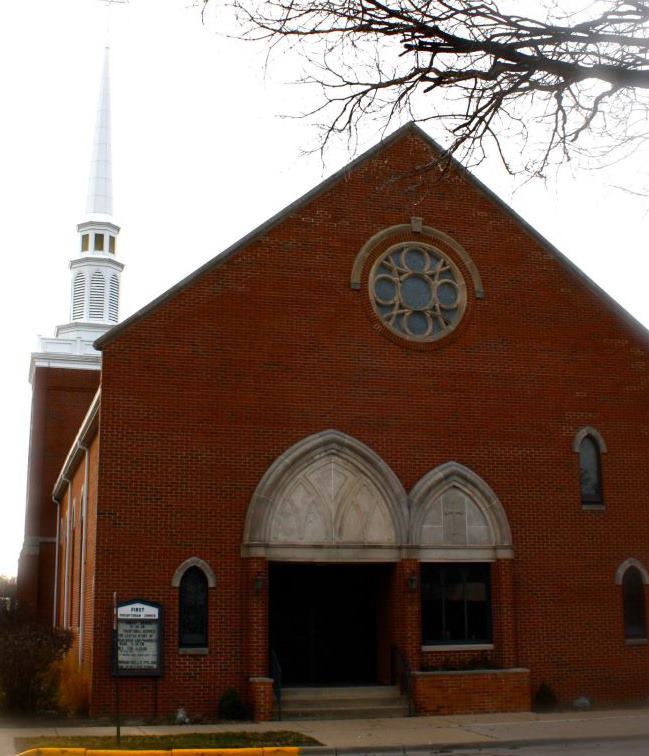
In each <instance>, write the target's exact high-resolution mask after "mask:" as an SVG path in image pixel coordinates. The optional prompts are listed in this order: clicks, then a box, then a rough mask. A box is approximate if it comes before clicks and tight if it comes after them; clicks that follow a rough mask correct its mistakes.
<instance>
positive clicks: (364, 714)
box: [275, 706, 408, 721]
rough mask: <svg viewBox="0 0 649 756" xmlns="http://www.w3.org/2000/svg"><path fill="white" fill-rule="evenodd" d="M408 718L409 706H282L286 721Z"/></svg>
mask: <svg viewBox="0 0 649 756" xmlns="http://www.w3.org/2000/svg"><path fill="white" fill-rule="evenodd" d="M407 716H408V707H407V706H382V707H376V706H370V707H368V708H356V707H353V708H351V707H343V708H335V707H327V708H322V709H293V708H290V709H286V708H284V707H283V706H282V719H283V720H285V721H290V720H292V719H389V718H396V717H407ZM277 718H278V715H277V709H275V719H277Z"/></svg>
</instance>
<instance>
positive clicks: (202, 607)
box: [171, 557, 216, 653]
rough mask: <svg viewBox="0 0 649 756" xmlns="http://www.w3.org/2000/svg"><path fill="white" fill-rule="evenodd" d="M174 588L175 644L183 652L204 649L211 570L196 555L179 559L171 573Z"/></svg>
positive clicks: (213, 582) (206, 645)
mask: <svg viewBox="0 0 649 756" xmlns="http://www.w3.org/2000/svg"><path fill="white" fill-rule="evenodd" d="M171 584H172V586H174V587H175V588H178V589H179V591H178V648H179V649H180V650H181V651H185V652H186V653H192V652H193V653H200V652H206V651H207V647H208V625H209V592H208V589H209V588H213V587H214V586H215V585H216V579H215V576H214V572H213V571H212V569H211V568H210V566H209V565H208V564H207V563H206V562H204V561H203V560H202V559H199V558H198V557H192V558H191V559H187V560H186V561H185V562H183V563H182V564H181V565H180V567H179V568H178V569H177V570H176V572H175V573H174V576H173V578H172V581H171Z"/></svg>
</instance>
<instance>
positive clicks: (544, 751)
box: [337, 737, 649, 756]
mask: <svg viewBox="0 0 649 756" xmlns="http://www.w3.org/2000/svg"><path fill="white" fill-rule="evenodd" d="M337 753H338V754H339V756H345V751H344V750H340V751H338V752H337ZM364 753H366V754H367V756H374V753H375V752H372V751H371V750H369V749H368V750H367V751H366V752H364ZM440 754H444V756H648V755H649V737H647V738H637V739H635V738H634V739H633V740H602V741H592V742H585V741H581V742H576V743H570V742H566V743H551V744H549V745H535V746H485V747H484V748H462V749H460V750H453V751H450V750H448V749H446V748H444V749H440V750H437V749H435V748H432V749H430V750H421V749H417V750H415V749H413V750H408V749H406V750H405V751H384V752H382V753H381V754H380V756H438V755H440ZM354 756H362V754H361V753H359V752H358V751H356V752H355V754H354Z"/></svg>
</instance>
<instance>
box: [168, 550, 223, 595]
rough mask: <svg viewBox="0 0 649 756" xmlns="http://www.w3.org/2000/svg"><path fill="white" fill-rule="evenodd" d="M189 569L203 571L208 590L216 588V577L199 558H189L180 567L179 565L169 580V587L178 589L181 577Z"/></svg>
mask: <svg viewBox="0 0 649 756" xmlns="http://www.w3.org/2000/svg"><path fill="white" fill-rule="evenodd" d="M190 567H198V568H199V569H200V570H202V571H203V573H204V575H205V577H206V578H207V587H208V588H215V587H216V575H215V574H214V570H213V569H212V568H211V567H210V566H209V564H208V563H207V562H206V561H204V560H203V559H201V558H200V557H196V556H193V557H189V559H185V561H184V562H183V563H182V564H181V565H179V566H178V568H177V569H176V571H175V572H174V574H173V577H172V578H171V585H172V587H173V588H179V587H180V581H181V580H182V578H183V575H184V574H185V573H186V572H187V570H188V569H190Z"/></svg>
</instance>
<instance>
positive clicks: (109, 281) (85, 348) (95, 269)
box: [30, 0, 124, 376]
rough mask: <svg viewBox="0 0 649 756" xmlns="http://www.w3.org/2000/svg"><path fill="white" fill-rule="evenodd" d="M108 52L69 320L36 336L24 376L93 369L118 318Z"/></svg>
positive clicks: (79, 227) (73, 271)
mask: <svg viewBox="0 0 649 756" xmlns="http://www.w3.org/2000/svg"><path fill="white" fill-rule="evenodd" d="M119 1H121V0H110V2H111V3H112V2H119ZM109 53H110V51H109V47H108V45H106V48H105V51H104V63H103V70H102V74H101V80H100V86H99V103H98V107H97V119H96V124H95V135H94V140H93V147H92V158H91V162H90V177H89V181H88V197H87V202H86V212H85V214H84V216H83V221H82V222H81V223H79V224H78V225H77V231H78V232H79V247H78V250H79V252H78V254H77V255H76V256H75V257H73V259H72V260H70V274H71V281H70V319H69V321H68V323H66V324H64V325H59V326H57V327H56V335H55V337H54V338H43V337H41V339H40V350H39V352H36V353H34V354H32V364H31V370H30V376H31V375H33V372H34V369H35V368H36V367H38V366H40V365H48V366H59V367H69V368H77V369H78V368H83V369H87V368H90V369H96V370H98V369H99V368H100V365H101V355H100V353H99V352H97V350H96V349H95V348H94V346H93V344H94V342H95V341H96V340H97V339H98V338H99V337H100V336H102V335H103V334H104V333H106V331H107V330H108V329H109V328H111V327H112V326H113V325H115V323H117V321H118V319H119V294H120V277H121V273H122V270H123V268H124V265H123V263H121V262H119V260H117V259H116V252H117V250H116V247H117V236H118V234H119V232H120V228H119V226H118V225H117V224H116V223H115V221H114V220H113V186H112V183H113V182H112V164H111V140H110V71H109V63H110V61H109Z"/></svg>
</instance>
